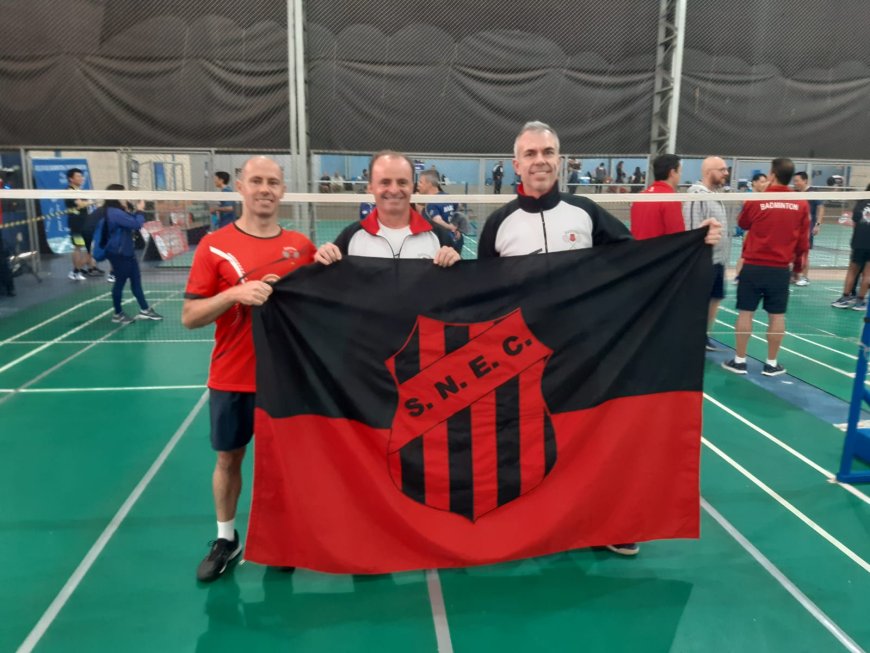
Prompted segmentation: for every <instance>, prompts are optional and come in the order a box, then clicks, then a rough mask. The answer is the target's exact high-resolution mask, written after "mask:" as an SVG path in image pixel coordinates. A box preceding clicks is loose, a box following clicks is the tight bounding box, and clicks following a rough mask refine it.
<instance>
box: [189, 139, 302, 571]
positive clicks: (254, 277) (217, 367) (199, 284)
mask: <svg viewBox="0 0 870 653" xmlns="http://www.w3.org/2000/svg"><path fill="white" fill-rule="evenodd" d="M236 190H237V191H238V192H239V193H240V194H241V195H242V199H243V203H242V214H241V216H240V217H239V219H238V220H236V221H235V222H233V223H231V224H229V225H227V226H225V227H223V228H221V229H218V230H217V231H215V232H213V233H210V234H207V235H206V236H205V237H204V238H203V239H202V241H201V242H200V243H199V245H198V246H197V248H196V254H195V255H194V258H193V265H192V266H191V269H190V277H189V278H188V281H187V288H186V290H185V299H184V304H183V306H182V310H181V323H182V324H183V325H184V326H185V327H187V328H188V329H197V328H199V327H204V326H207V325H209V324H212V323H215V325H216V328H215V336H214V337H215V346H214V350H213V351H212V356H211V365H210V367H209V375H208V388H209V410H210V413H211V444H212V448H213V449H214V450H215V451H216V452H217V460H216V463H215V468H214V473H213V475H212V490H213V492H214V504H215V512H216V514H217V538H216V539H215V540H214V541H213V542H212V543H211V550H210V551H209V553H208V555H206V557H205V558H204V559H203V561H202V562H201V563H200V565H199V567H198V568H197V571H196V577H197V579H199V580H200V581H203V582H209V581H213V580H215V579H216V578H218V577H219V576H220V575H221V574H222V573H223V572H224V570H225V569H226V568H227V565H228V564H229V563H230V561H232V560H233V559H234V558H236V557H237V556H238V555H239V554H240V553H241V551H242V542H241V539H240V538H239V533H238V530H237V529H236V527H235V519H236V508H237V505H238V501H239V494H240V493H241V489H242V460H243V459H244V457H245V450H246V447H247V445H248V443H249V442H250V441H251V438H252V436H253V433H254V397H255V391H256V381H255V360H254V338H253V335H252V330H251V308H252V307H253V306H261V305H262V304H263V303H265V302H266V301H267V300H268V299H269V296H270V295H271V294H272V286H271V285H270V283H271V282H274V281H277V280H278V278H279V277H280V276H282V275H285V274H287V273H289V272H291V271H293V270H294V269H296V268H297V267H299V266H300V265H305V264H307V263H310V262H311V261H312V260H313V256H314V245H313V243H312V242H311V241H310V240H308V238H306V237H305V236H303V235H302V234H300V233H297V232H295V231H287V230H285V229H283V228H282V227H281V225H280V224H279V223H278V209H279V207H280V202H281V198H282V197H283V195H284V190H285V186H284V173H283V171H282V170H281V167H280V166H279V165H278V164H277V163H275V161H273V160H271V159H269V158H267V157H264V156H257V157H254V158H251V159H249V160H248V161H247V162H246V163H245V165H244V167H243V168H242V171H241V174H240V175H239V178H238V179H237V181H236Z"/></svg>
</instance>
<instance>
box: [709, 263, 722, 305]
mask: <svg viewBox="0 0 870 653" xmlns="http://www.w3.org/2000/svg"><path fill="white" fill-rule="evenodd" d="M710 299H725V266H724V265H722V264H721V263H714V264H713V290H712V291H711V292H710Z"/></svg>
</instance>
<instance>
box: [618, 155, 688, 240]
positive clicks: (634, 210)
mask: <svg viewBox="0 0 870 653" xmlns="http://www.w3.org/2000/svg"><path fill="white" fill-rule="evenodd" d="M681 172H682V165H681V164H680V157H678V156H677V155H676V154H661V155H659V156H657V157H656V158H655V160H653V176H654V177H655V181H654V182H653V185H652V186H650V187H649V188H647V189H646V190H645V191H643V192H644V193H673V192H675V191H676V189H677V186H678V185H679V183H680V173H681ZM684 230H685V224H684V222H683V208H682V205H681V204H680V203H679V202H635V203H634V204H632V205H631V235H632V236H634V237H635V238H636V239H637V240H644V239H646V238H658V237H659V236H666V235H667V234H675V233H679V232H680V231H684Z"/></svg>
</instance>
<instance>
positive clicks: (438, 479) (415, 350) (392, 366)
mask: <svg viewBox="0 0 870 653" xmlns="http://www.w3.org/2000/svg"><path fill="white" fill-rule="evenodd" d="M551 354H552V351H551V350H550V349H549V348H547V347H546V346H545V345H544V344H543V343H541V342H540V341H539V340H538V339H537V338H535V336H534V334H533V333H532V332H531V331H530V329H529V328H528V326H527V325H526V323H525V320H524V319H523V316H522V312H521V311H520V310H519V309H517V310H515V311H513V312H511V313H509V314H508V315H505V316H503V317H500V318H497V319H494V320H491V321H487V322H479V323H473V324H452V323H447V322H442V321H440V320H435V319H432V318H428V317H424V316H419V317H418V318H417V322H416V324H415V326H414V328H413V330H412V332H411V334H410V336H409V337H408V339H407V340H406V342H405V344H404V345H403V346H402V348H401V349H400V350H399V351H398V352H397V353H396V354H394V355H393V356H392V357H390V358H389V359H388V360H387V361H386V365H387V367H388V369H389V370H390V372H391V374H392V375H393V378H394V380H395V382H396V385H397V388H398V391H399V401H398V406H397V410H396V414H395V416H394V419H393V424H392V428H391V433H390V443H389V447H388V462H389V469H390V475H391V477H392V479H393V482H394V483H395V485H396V487H397V488H399V489H400V490H401V491H402V492H403V493H404V494H405V495H406V496H408V497H409V498H411V499H413V500H414V501H418V502H419V503H422V504H424V505H426V506H429V507H431V508H434V509H436V510H444V511H449V512H452V513H456V514H458V515H461V516H463V517H465V518H467V519H469V520H471V521H475V520H477V519H479V518H480V517H482V516H484V515H486V514H487V513H489V512H491V511H493V510H495V509H496V508H498V507H500V506H503V505H505V504H507V503H510V502H511V501H513V500H514V499H517V498H519V497H521V496H522V495H524V494H526V493H527V492H529V491H530V490H532V489H534V488H535V487H536V486H538V485H539V484H540V483H541V482H542V481H543V480H544V478H545V477H546V476H547V474H549V473H550V471H552V469H553V467H554V466H555V464H556V459H557V446H556V436H555V432H554V429H553V425H552V421H551V419H550V413H549V410H548V408H547V405H546V402H545V401H544V397H543V393H542V390H541V380H542V378H543V374H544V368H545V366H546V364H547V361H548V360H549V357H550V356H551Z"/></svg>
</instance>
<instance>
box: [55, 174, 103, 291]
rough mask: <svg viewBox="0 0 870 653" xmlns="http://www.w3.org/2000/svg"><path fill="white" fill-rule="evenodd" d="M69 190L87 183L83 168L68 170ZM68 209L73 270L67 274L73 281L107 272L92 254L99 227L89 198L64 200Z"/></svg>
mask: <svg viewBox="0 0 870 653" xmlns="http://www.w3.org/2000/svg"><path fill="white" fill-rule="evenodd" d="M66 180H67V184H68V186H67V190H81V188H82V186H83V185H84V183H85V173H84V172H83V171H82V170H81V168H70V169H69V170H67V171H66ZM64 204H65V205H66V210H67V226H68V227H69V236H70V240H72V245H73V251H72V270H70V273H69V274H68V275H67V277H69V279H70V280H72V281H84V280H85V279H86V278H87V277H89V276H90V277H95V276H101V275H103V274H105V272H104V271H103V270H101V269H100V268H98V267H97V262H96V261H94V259H93V257H92V256H91V241H92V240H93V238H94V231H95V230H96V228H97V224H96V223H97V220H94V219H92V218H91V214H90V213H89V211H88V208H89V207H90V206H91V203H90V202H88V201H87V200H79V199H69V200H64Z"/></svg>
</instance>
